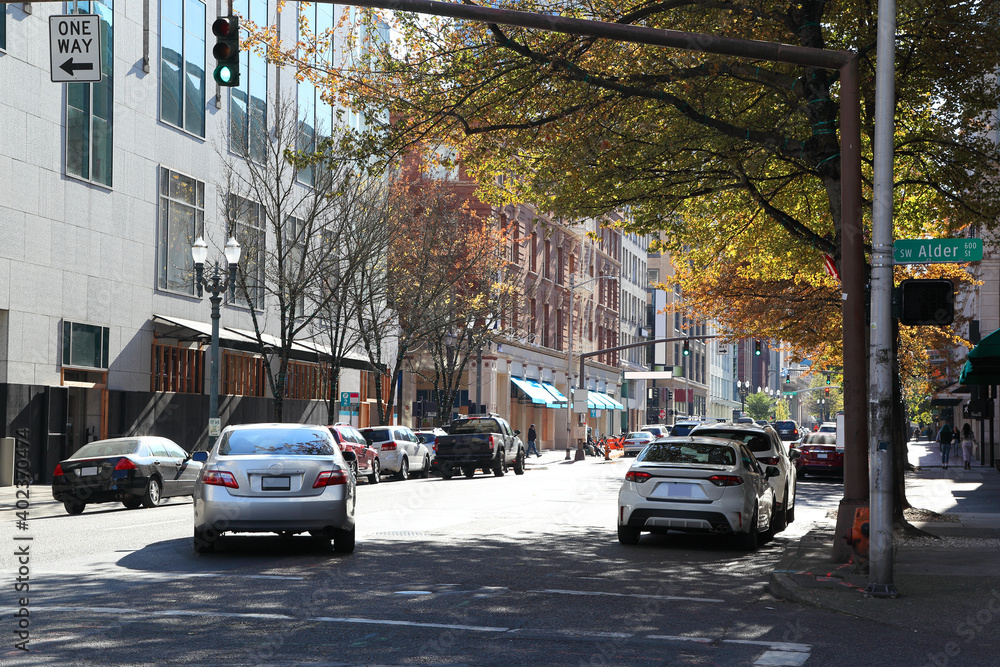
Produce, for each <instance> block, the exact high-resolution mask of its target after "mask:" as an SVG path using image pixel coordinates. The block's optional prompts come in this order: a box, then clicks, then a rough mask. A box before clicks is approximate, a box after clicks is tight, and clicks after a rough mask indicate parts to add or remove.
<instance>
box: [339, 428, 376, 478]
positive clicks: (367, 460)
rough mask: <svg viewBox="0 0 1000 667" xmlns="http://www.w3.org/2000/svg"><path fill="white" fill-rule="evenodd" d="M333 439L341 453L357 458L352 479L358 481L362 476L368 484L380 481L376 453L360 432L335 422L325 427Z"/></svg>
mask: <svg viewBox="0 0 1000 667" xmlns="http://www.w3.org/2000/svg"><path fill="white" fill-rule="evenodd" d="M327 428H328V429H330V433H332V434H333V439H334V440H335V441H336V442H337V445H338V446H339V447H340V451H342V452H354V455H355V456H356V457H357V458H358V461H357V463H355V464H353V467H354V478H355V479H360V478H361V477H362V476H363V477H366V478H367V479H368V483H369V484H378V483H379V482H380V481H382V468H381V465H380V464H379V460H378V452H377V451H375V449H374V448H373V447H372V446H371V445H369V444H368V441H367V440H365V436H363V435H361V431H359V430H358V429H356V428H354V427H353V426H351V425H350V424H348V423H346V422H337V423H336V424H334V425H333V426H327Z"/></svg>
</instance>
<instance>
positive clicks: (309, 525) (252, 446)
mask: <svg viewBox="0 0 1000 667" xmlns="http://www.w3.org/2000/svg"><path fill="white" fill-rule="evenodd" d="M193 458H194V460H196V461H200V462H203V463H204V468H203V469H202V472H201V476H200V477H199V479H198V481H197V483H196V484H195V489H194V548H195V551H197V552H199V553H207V552H210V551H213V550H214V549H215V546H216V542H217V541H218V539H219V538H220V537H221V536H222V535H223V534H224V533H230V532H231V533H278V534H281V535H295V534H298V533H303V532H308V533H309V534H310V535H312V536H313V537H315V538H318V539H322V540H327V541H329V540H332V541H333V548H334V551H337V552H340V553H350V552H352V551H354V506H355V502H356V499H357V497H356V493H355V480H354V475H353V474H352V471H351V464H352V463H354V453H353V452H350V451H346V452H341V450H340V448H339V447H338V446H337V444H336V442H334V440H333V434H331V433H330V429H328V428H327V427H326V426H319V425H309V424H242V425H238V426H227V427H226V428H225V429H223V431H222V433H221V434H220V435H219V439H218V440H217V441H216V443H215V445H214V446H213V447H212V450H211V451H208V452H195V453H194V455H193Z"/></svg>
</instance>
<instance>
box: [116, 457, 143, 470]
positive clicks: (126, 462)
mask: <svg viewBox="0 0 1000 667" xmlns="http://www.w3.org/2000/svg"><path fill="white" fill-rule="evenodd" d="M115 470H138V467H137V466H136V465H135V464H134V463H133V462H132V459H118V463H116V464H115Z"/></svg>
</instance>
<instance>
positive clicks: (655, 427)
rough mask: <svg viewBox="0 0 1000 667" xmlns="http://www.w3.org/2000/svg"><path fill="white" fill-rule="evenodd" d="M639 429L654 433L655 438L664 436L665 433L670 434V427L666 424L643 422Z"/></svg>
mask: <svg viewBox="0 0 1000 667" xmlns="http://www.w3.org/2000/svg"><path fill="white" fill-rule="evenodd" d="M639 430H640V431H646V432H648V433H652V434H653V437H655V438H662V437H663V436H665V435H670V427H669V426H667V425H666V424H643V425H642V426H641V427H639Z"/></svg>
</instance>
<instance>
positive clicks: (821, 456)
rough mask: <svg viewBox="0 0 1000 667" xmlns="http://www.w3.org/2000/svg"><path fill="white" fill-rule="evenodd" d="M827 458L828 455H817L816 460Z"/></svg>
mask: <svg viewBox="0 0 1000 667" xmlns="http://www.w3.org/2000/svg"><path fill="white" fill-rule="evenodd" d="M826 456H827V455H826V454H816V458H818V459H825V458H826Z"/></svg>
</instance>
